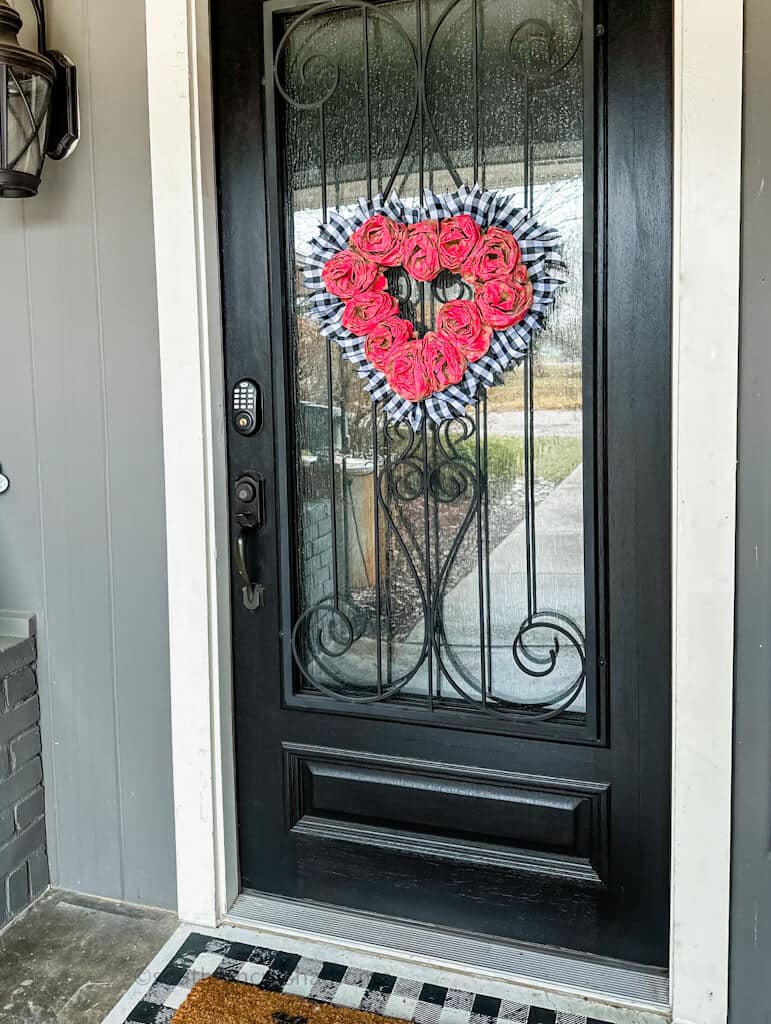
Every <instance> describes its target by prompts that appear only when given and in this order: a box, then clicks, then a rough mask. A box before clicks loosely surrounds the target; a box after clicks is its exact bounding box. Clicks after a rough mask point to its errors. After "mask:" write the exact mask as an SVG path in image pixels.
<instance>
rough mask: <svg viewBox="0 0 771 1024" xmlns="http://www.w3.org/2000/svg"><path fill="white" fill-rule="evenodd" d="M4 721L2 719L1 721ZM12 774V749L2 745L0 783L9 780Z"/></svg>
mask: <svg viewBox="0 0 771 1024" xmlns="http://www.w3.org/2000/svg"><path fill="white" fill-rule="evenodd" d="M0 721H2V719H0ZM10 774H11V748H10V747H9V746H8V745H7V744H0V782H2V781H3V779H7V778H8V776H9V775H10Z"/></svg>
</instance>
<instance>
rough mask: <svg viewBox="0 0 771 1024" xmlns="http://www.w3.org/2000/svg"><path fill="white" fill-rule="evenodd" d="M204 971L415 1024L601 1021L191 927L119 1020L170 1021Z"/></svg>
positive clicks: (157, 1023) (258, 1023)
mask: <svg viewBox="0 0 771 1024" xmlns="http://www.w3.org/2000/svg"><path fill="white" fill-rule="evenodd" d="M206 978H218V979H220V980H222V981H230V982H234V983H242V984H243V983H245V984H247V985H254V986H257V987H258V988H260V989H261V990H263V991H266V992H277V993H284V994H286V995H293V996H301V997H303V998H304V999H308V1000H311V1001H312V1002H313V1003H321V1004H331V1005H333V1006H339V1007H346V1008H348V1009H352V1010H361V1011H364V1012H365V1013H375V1014H378V1015H381V1016H383V1017H396V1018H398V1019H399V1020H403V1021H409V1022H414V1024H604V1022H602V1021H598V1020H595V1019H594V1018H591V1017H583V1016H576V1015H575V1014H570V1013H564V1012H560V1011H559V1010H548V1009H543V1008H540V1007H537V1006H528V1005H526V1004H524V1003H518V1002H514V1001H510V1000H507V999H505V998H504V999H501V998H498V997H495V996H489V995H483V994H478V993H474V992H464V991H461V990H460V989H453V988H445V987H443V986H440V985H435V984H431V983H430V982H428V981H425V982H422V981H416V980H414V979H412V978H400V977H397V976H395V975H392V974H380V973H378V972H376V971H369V970H362V969H360V968H357V967H354V966H350V965H345V964H340V963H330V962H326V961H323V960H317V959H313V958H312V957H309V956H302V955H301V954H299V953H289V952H282V951H281V950H276V949H268V948H266V947H264V946H253V945H249V944H248V943H245V942H237V941H229V940H227V939H220V938H215V937H213V936H211V935H204V934H201V933H198V932H191V933H190V935H188V936H187V938H186V939H185V940H184V942H183V943H182V945H181V946H180V947H179V949H178V950H177V952H176V953H175V954H173V955H172V958H171V960H170V961H169V962H168V963H167V964H166V966H164V967H162V968H161V969H160V971H159V972H158V974H157V977H156V980H155V981H154V982H153V984H152V985H151V986H150V988H149V989H148V990H147V991H146V992H145V994H144V995H143V997H142V999H141V1001H140V1002H139V1003H138V1004H137V1005H136V1006H135V1007H134V1009H133V1010H131V1011H130V1012H129V1014H128V1016H127V1017H121V1019H122V1020H124V1021H125V1024H169V1022H171V1021H173V1020H174V1016H175V1014H176V1012H177V1010H179V1009H180V1008H181V1007H182V1006H183V1004H184V1003H185V1001H186V1000H187V998H188V996H189V995H190V993H191V991H192V989H193V987H194V986H195V985H196V984H197V983H198V982H200V981H202V980H204V979H206ZM181 1016H183V1015H181ZM234 1019H235V1018H234ZM247 1021H248V1024H263V1022H262V1021H260V1020H257V1019H255V1020H254V1021H252V1020H250V1019H249V1017H247V1018H245V1024H246V1022H247ZM269 1024H270V1022H269Z"/></svg>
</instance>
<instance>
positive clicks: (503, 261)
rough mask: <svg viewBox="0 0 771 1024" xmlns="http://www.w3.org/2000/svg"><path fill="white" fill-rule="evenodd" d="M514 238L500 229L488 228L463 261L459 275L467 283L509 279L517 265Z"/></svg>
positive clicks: (517, 259) (517, 249) (518, 257)
mask: <svg viewBox="0 0 771 1024" xmlns="http://www.w3.org/2000/svg"><path fill="white" fill-rule="evenodd" d="M519 259H520V251H519V245H518V244H517V240H516V238H515V237H514V236H513V235H512V234H510V233H509V232H508V231H504V230H503V229H502V228H488V230H487V231H486V232H485V234H484V235H482V237H481V238H480V239H479V241H478V242H477V244H476V245H475V246H474V248H473V249H472V251H471V254H470V255H469V256H468V257H467V258H466V259H465V260H464V262H463V266H462V267H461V274H462V275H463V277H464V278H465V279H466V280H467V281H472V282H476V283H479V284H484V282H485V281H492V280H494V279H495V278H504V277H509V276H510V275H511V274H512V273H513V272H514V268H515V267H516V266H517V263H519Z"/></svg>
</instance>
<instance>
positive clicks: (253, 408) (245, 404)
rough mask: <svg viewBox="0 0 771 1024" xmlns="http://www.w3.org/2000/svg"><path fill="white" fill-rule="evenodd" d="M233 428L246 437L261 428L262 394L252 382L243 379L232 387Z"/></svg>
mask: <svg viewBox="0 0 771 1024" xmlns="http://www.w3.org/2000/svg"><path fill="white" fill-rule="evenodd" d="M232 413H233V426H234V427H235V429H236V430H237V431H238V433H239V434H243V435H244V437H248V436H249V435H250V434H256V433H257V431H258V430H260V429H261V428H262V392H261V391H260V389H259V387H258V386H257V384H256V383H255V382H254V381H253V380H249V379H248V378H244V379H243V380H239V381H238V382H237V383H236V384H235V385H234V387H233V400H232Z"/></svg>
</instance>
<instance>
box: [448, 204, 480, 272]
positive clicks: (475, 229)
mask: <svg viewBox="0 0 771 1024" xmlns="http://www.w3.org/2000/svg"><path fill="white" fill-rule="evenodd" d="M481 236H482V230H481V228H480V227H479V225H478V224H477V222H476V221H475V220H474V218H473V217H471V216H469V214H467V213H461V214H459V215H458V216H457V217H450V218H449V219H448V220H443V221H442V222H441V224H440V226H439V259H440V262H441V264H442V266H443V267H444V269H445V270H450V271H452V273H454V274H457V273H458V271H459V270H460V268H461V266H462V264H463V261H464V260H465V259H466V258H467V257H468V256H469V255H470V254H471V252H472V250H473V248H474V246H475V245H476V244H477V242H478V241H479V239H480V238H481Z"/></svg>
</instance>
